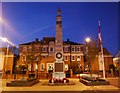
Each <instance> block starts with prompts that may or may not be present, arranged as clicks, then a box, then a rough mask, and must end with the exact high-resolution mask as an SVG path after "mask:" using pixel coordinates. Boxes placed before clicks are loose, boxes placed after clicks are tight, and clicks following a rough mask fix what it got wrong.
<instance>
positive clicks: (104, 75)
mask: <svg viewBox="0 0 120 93" xmlns="http://www.w3.org/2000/svg"><path fill="white" fill-rule="evenodd" d="M101 57H102V66H103V67H102V68H103V78H104V79H105V64H104V55H103V46H102V44H101Z"/></svg>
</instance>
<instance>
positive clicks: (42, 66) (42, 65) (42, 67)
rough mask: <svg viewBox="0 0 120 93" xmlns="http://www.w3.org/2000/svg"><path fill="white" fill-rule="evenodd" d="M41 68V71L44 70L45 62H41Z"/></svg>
mask: <svg viewBox="0 0 120 93" xmlns="http://www.w3.org/2000/svg"><path fill="white" fill-rule="evenodd" d="M40 70H41V71H43V70H44V64H43V63H41V65H40Z"/></svg>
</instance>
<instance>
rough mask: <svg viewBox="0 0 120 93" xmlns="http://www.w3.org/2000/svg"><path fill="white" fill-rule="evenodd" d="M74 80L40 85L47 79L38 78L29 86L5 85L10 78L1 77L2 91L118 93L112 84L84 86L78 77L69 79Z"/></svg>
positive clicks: (119, 92) (13, 92) (119, 91)
mask: <svg viewBox="0 0 120 93" xmlns="http://www.w3.org/2000/svg"><path fill="white" fill-rule="evenodd" d="M69 80H70V81H72V82H74V83H75V85H66V86H47V85H42V84H43V83H44V82H48V80H40V82H39V83H37V84H35V85H33V86H31V87H6V82H10V80H8V79H7V80H6V79H3V80H2V91H3V92H2V93H16V92H17V93H21V92H22V93H24V92H25V93H26V92H28V91H29V93H35V92H36V93H40V92H41V93H45V92H48V93H59V92H62V93H65V92H66V93H68V91H69V93H77V92H78V93H120V88H118V87H116V86H113V85H103V86H86V85H84V84H82V83H81V82H79V80H78V79H69ZM0 83H1V82H0Z"/></svg>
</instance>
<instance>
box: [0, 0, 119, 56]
mask: <svg viewBox="0 0 120 93" xmlns="http://www.w3.org/2000/svg"><path fill="white" fill-rule="evenodd" d="M58 8H61V10H62V21H63V40H66V39H68V38H69V39H70V40H71V41H75V42H78V43H84V40H85V38H86V37H94V38H96V37H97V34H98V20H99V19H100V21H101V33H102V39H103V46H104V47H106V48H107V49H108V50H109V51H110V52H111V53H112V54H115V53H116V52H117V50H118V35H117V34H118V6H117V3H115V2H111V3H110V2H107V3H105V2H104V3H97V2H96V3H93V2H91V3H88V2H86V3H83V2H75V3H73V2H71V3H70V2H66V3H65V2H64V3H62V2H56V3H55V2H45V3H44V2H34V3H33V2H16V3H15V2H9V3H8V2H3V3H2V17H3V19H4V21H5V22H4V24H3V28H2V29H3V31H2V34H3V36H5V37H7V38H8V39H9V40H10V41H11V42H13V43H14V44H16V45H17V46H18V45H19V44H22V43H27V42H31V41H34V39H35V38H39V40H41V39H42V38H43V37H45V36H55V31H56V30H55V29H56V15H57V10H58Z"/></svg>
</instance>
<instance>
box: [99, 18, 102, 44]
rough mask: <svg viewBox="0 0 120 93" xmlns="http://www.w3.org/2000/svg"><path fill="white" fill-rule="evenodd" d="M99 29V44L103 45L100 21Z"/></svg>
mask: <svg viewBox="0 0 120 93" xmlns="http://www.w3.org/2000/svg"><path fill="white" fill-rule="evenodd" d="M98 24H99V28H98V40H99V44H102V38H101V31H100V20H99V21H98Z"/></svg>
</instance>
